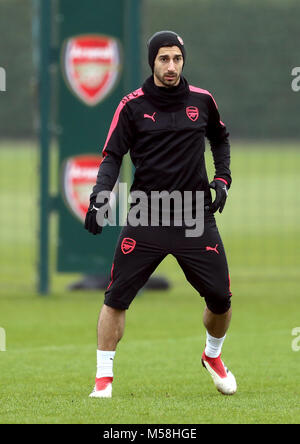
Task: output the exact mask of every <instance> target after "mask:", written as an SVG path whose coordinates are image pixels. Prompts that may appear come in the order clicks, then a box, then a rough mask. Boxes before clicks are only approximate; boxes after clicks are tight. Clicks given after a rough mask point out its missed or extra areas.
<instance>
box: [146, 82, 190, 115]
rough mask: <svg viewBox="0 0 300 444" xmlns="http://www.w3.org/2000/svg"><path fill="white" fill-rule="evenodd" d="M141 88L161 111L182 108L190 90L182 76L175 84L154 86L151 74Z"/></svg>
mask: <svg viewBox="0 0 300 444" xmlns="http://www.w3.org/2000/svg"><path fill="white" fill-rule="evenodd" d="M142 89H143V91H144V94H145V96H147V97H148V99H149V101H150V102H151V103H152V104H153V105H154V106H156V107H157V108H159V109H161V110H163V111H167V110H168V111H178V110H180V109H181V108H183V107H184V106H185V104H186V102H187V98H188V95H189V91H190V90H189V85H188V82H187V81H186V79H185V78H184V77H182V76H181V77H180V82H179V84H178V85H177V86H173V87H171V88H165V87H163V86H156V85H155V83H154V77H153V75H152V76H150V77H148V79H146V81H145V82H144V84H143V86H142Z"/></svg>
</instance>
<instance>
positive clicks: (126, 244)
mask: <svg viewBox="0 0 300 444" xmlns="http://www.w3.org/2000/svg"><path fill="white" fill-rule="evenodd" d="M135 246H136V241H135V240H134V239H131V238H130V237H124V239H123V240H122V243H121V250H122V253H124V254H129V253H131V252H132V251H133V250H134V248H135Z"/></svg>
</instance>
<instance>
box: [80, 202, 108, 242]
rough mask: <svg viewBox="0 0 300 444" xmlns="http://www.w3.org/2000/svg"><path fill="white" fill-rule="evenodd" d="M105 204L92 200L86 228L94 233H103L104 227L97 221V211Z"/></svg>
mask: <svg viewBox="0 0 300 444" xmlns="http://www.w3.org/2000/svg"><path fill="white" fill-rule="evenodd" d="M103 205H104V203H98V202H95V201H92V202H91V203H90V206H89V208H88V210H87V213H86V216H85V222H84V228H85V229H86V230H88V231H89V232H90V233H92V234H94V235H96V234H101V233H102V228H103V227H101V226H100V225H98V223H97V213H98V210H99V208H101V207H102V206H103Z"/></svg>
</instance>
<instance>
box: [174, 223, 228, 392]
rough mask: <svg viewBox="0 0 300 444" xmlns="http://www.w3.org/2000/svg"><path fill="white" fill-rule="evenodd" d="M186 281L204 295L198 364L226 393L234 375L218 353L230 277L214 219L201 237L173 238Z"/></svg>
mask: <svg viewBox="0 0 300 444" xmlns="http://www.w3.org/2000/svg"><path fill="white" fill-rule="evenodd" d="M175 257H176V259H177V261H178V263H179V265H180V266H181V268H182V270H183V271H184V273H185V276H186V278H187V280H188V281H189V282H190V283H191V284H192V285H193V287H194V288H195V289H196V290H197V291H198V292H199V294H200V295H201V296H203V297H204V298H205V302H206V308H205V310H204V314H203V323H204V326H205V328H206V345H205V350H204V352H203V355H202V363H203V365H204V366H205V368H206V369H207V370H208V371H209V373H210V374H211V376H212V378H213V380H214V383H215V385H216V387H217V389H218V390H219V391H220V392H221V393H223V394H227V395H231V394H233V393H235V391H236V382H235V378H234V376H233V375H232V373H231V372H229V371H228V370H227V369H226V367H225V365H224V364H223V362H222V360H221V358H220V356H221V350H222V345H223V342H224V340H225V337H226V332H227V330H228V327H229V324H230V319H231V291H230V278H229V271H228V265H227V260H226V255H225V251H224V246H223V243H222V240H221V237H220V235H219V232H218V229H217V227H216V224H215V221H214V220H211V221H207V222H206V223H205V231H204V234H203V236H201V237H199V238H182V239H178V241H177V249H176V255H175Z"/></svg>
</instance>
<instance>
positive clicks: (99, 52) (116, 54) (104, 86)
mask: <svg viewBox="0 0 300 444" xmlns="http://www.w3.org/2000/svg"><path fill="white" fill-rule="evenodd" d="M62 54H63V59H62V62H63V73H64V77H65V80H66V82H67V84H68V86H69V88H70V89H71V90H72V92H73V93H74V94H75V95H76V96H77V97H78V98H79V99H80V100H82V101H83V102H84V103H85V104H86V105H89V106H95V105H97V104H98V103H99V102H101V101H102V100H103V99H104V98H105V97H106V96H107V95H108V94H109V93H110V91H111V90H112V89H113V87H114V86H115V85H116V83H117V80H118V78H119V74H120V71H121V65H120V47H119V44H118V42H117V40H116V39H115V38H112V37H108V36H104V35H97V34H93V35H80V36H77V37H71V38H69V39H68V40H67V41H66V42H65V44H64V46H63V53H62Z"/></svg>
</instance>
